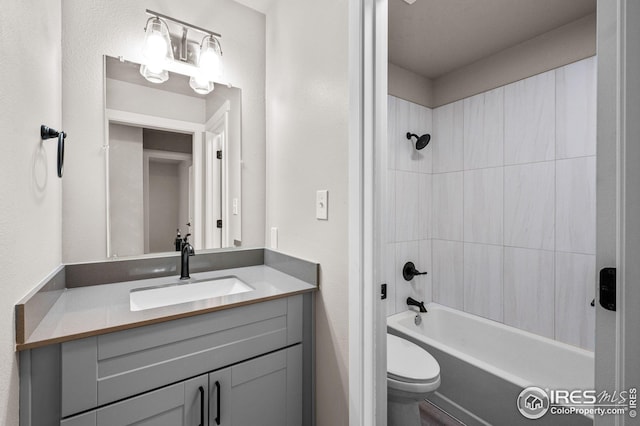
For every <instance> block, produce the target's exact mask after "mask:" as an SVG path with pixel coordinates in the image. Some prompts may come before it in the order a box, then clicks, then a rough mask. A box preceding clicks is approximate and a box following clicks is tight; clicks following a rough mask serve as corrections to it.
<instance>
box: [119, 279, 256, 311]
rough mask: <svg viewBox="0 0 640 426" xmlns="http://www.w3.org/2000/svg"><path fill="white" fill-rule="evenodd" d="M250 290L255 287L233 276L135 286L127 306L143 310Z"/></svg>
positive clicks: (133, 309)
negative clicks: (161, 284)
mask: <svg viewBox="0 0 640 426" xmlns="http://www.w3.org/2000/svg"><path fill="white" fill-rule="evenodd" d="M252 290H255V289H254V288H253V287H251V286H250V285H249V284H247V283H245V282H244V281H242V280H240V278H238V277H235V276H229V277H221V278H215V279H212V280H204V281H196V282H186V283H184V284H183V283H178V284H168V285H164V286H156V287H145V288H136V289H133V290H131V292H130V293H129V306H130V308H131V310H132V311H143V310H145V309H151V308H159V307H162V306H170V305H177V304H178V303H185V302H195V301H196V300H203V299H209V298H212V297H221V296H230V295H232V294H238V293H245V292H247V291H252Z"/></svg>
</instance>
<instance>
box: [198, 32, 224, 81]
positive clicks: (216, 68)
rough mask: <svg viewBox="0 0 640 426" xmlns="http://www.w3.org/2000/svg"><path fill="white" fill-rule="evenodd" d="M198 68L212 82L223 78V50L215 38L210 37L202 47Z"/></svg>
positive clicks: (204, 41)
mask: <svg viewBox="0 0 640 426" xmlns="http://www.w3.org/2000/svg"><path fill="white" fill-rule="evenodd" d="M198 68H200V71H201V72H202V73H203V74H204V75H206V76H207V79H209V80H210V81H214V80H217V81H220V80H221V78H222V50H221V49H220V43H218V40H216V39H215V38H214V37H213V36H208V37H207V38H205V39H204V40H203V41H202V45H201V46H200V59H199V60H198Z"/></svg>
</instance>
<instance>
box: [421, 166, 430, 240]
mask: <svg viewBox="0 0 640 426" xmlns="http://www.w3.org/2000/svg"><path fill="white" fill-rule="evenodd" d="M419 179H420V185H419V189H418V191H419V192H418V197H419V198H420V206H419V208H420V218H419V220H420V229H419V230H420V239H421V240H424V239H427V238H431V222H432V220H431V206H432V204H433V197H432V193H431V186H432V185H431V175H430V174H421V175H420V177H419Z"/></svg>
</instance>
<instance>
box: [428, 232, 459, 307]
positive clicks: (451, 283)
mask: <svg viewBox="0 0 640 426" xmlns="http://www.w3.org/2000/svg"><path fill="white" fill-rule="evenodd" d="M431 247H432V256H433V301H434V302H437V303H440V304H442V305H446V306H450V307H452V308H456V309H463V308H464V282H463V243H461V242H457V241H443V240H432V241H431Z"/></svg>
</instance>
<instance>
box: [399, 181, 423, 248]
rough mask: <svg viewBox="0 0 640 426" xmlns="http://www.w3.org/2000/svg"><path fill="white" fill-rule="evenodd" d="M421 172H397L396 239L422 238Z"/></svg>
mask: <svg viewBox="0 0 640 426" xmlns="http://www.w3.org/2000/svg"><path fill="white" fill-rule="evenodd" d="M421 176H422V174H421V173H411V172H400V171H398V172H396V194H395V195H396V241H398V242H400V241H415V240H419V239H420V219H421V217H420V197H419V195H418V194H419V192H420V178H421Z"/></svg>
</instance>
